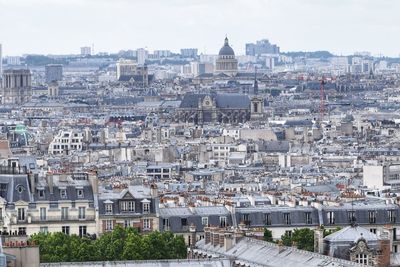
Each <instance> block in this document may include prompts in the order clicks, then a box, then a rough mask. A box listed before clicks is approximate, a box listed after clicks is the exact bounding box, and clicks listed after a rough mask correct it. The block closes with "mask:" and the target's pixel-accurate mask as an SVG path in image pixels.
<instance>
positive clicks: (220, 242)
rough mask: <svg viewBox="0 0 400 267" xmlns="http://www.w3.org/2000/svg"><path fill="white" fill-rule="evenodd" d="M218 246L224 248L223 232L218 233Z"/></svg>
mask: <svg viewBox="0 0 400 267" xmlns="http://www.w3.org/2000/svg"><path fill="white" fill-rule="evenodd" d="M219 246H220V247H221V248H222V247H224V246H225V233H224V232H223V231H220V233H219Z"/></svg>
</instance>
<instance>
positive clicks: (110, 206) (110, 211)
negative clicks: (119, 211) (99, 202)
mask: <svg viewBox="0 0 400 267" xmlns="http://www.w3.org/2000/svg"><path fill="white" fill-rule="evenodd" d="M105 208H106V214H112V212H113V209H112V204H105Z"/></svg>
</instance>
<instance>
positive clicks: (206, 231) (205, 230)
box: [204, 227, 211, 244]
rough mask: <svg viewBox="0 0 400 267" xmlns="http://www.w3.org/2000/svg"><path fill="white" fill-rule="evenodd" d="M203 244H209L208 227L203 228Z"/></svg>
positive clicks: (209, 233)
mask: <svg viewBox="0 0 400 267" xmlns="http://www.w3.org/2000/svg"><path fill="white" fill-rule="evenodd" d="M204 236H205V237H204V240H205V241H204V242H205V244H208V243H210V242H211V232H210V227H204Z"/></svg>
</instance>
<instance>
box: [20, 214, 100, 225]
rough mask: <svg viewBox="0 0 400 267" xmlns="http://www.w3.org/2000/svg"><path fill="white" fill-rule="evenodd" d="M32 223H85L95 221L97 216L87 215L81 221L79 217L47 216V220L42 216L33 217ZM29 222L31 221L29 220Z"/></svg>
mask: <svg viewBox="0 0 400 267" xmlns="http://www.w3.org/2000/svg"><path fill="white" fill-rule="evenodd" d="M30 218H31V220H30V221H31V223H49V222H74V221H76V222H82V221H83V222H84V221H94V220H95V218H96V216H95V215H86V216H85V218H83V219H81V218H80V217H79V216H78V215H74V216H72V215H69V216H67V217H61V215H60V216H47V217H46V218H41V217H40V216H31V217H30ZM28 222H29V219H28Z"/></svg>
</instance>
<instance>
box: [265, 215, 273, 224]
mask: <svg viewBox="0 0 400 267" xmlns="http://www.w3.org/2000/svg"><path fill="white" fill-rule="evenodd" d="M264 216H265V217H264V222H265V225H271V224H272V221H271V213H266V214H265V215H264Z"/></svg>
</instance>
